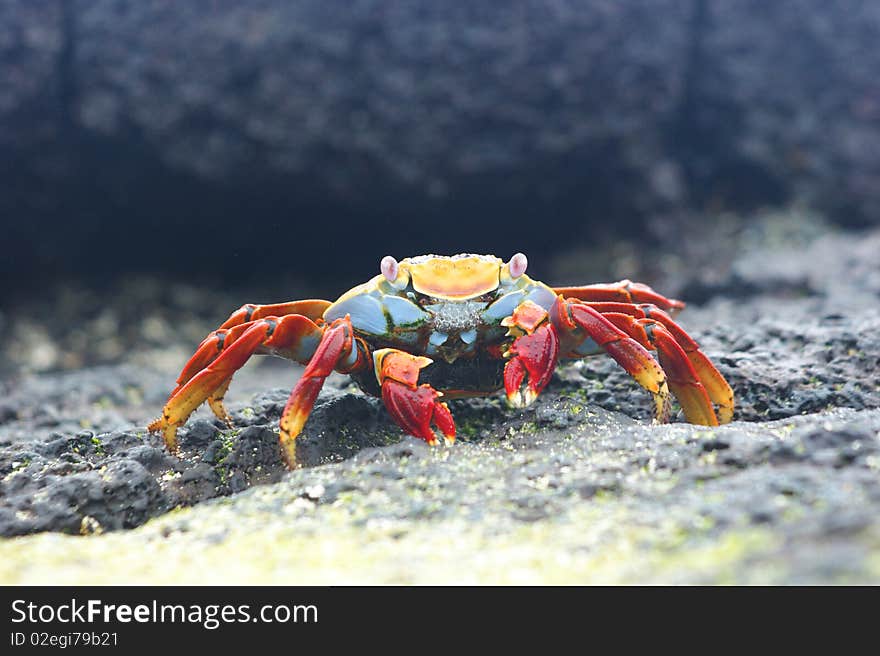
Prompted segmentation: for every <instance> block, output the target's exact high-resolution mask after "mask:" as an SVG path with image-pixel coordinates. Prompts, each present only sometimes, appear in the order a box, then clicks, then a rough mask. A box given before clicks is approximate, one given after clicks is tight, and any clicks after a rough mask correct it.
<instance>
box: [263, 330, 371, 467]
mask: <svg viewBox="0 0 880 656" xmlns="http://www.w3.org/2000/svg"><path fill="white" fill-rule="evenodd" d="M352 333H353V331H352V327H351V319H349V317H348V315H346V316H345V318H343V319H337V320H336V321H334V322H333V323H331V324H330V325H329V326H328V327H327V328H326V329H325V330H324V334H323V335H322V336H321V342H320V343H319V344H318V347H317V349H315V353H314V355H313V356H312V357H311V359H310V360H309V363H308V365H307V366H306V369H305V371H304V372H303V375H302V377H301V378H300V379H299V381H297V383H296V386H295V387H294V388H293V391H292V392H291V393H290V398H288V400H287V405H285V406H284V412H282V413H281V422H280V429H281V430H280V432H279V435H278V437H279V440H280V443H281V455H282V456H283V457H284V462H285V463H286V464H287V467H288V468H289V469H294V468H295V467H296V442H295V440H296V438H297V437H298V436H299V434H300V433H301V432H302V429H303V426H304V425H305V423H306V420H307V419H308V418H309V414H310V413H311V412H312V408H313V407H314V405H315V399H317V398H318V393H319V392H320V391H321V388H322V387H323V386H324V381H325V380H326V379H327V376H329V375H330V374H331V373H332V372H333V370H334V369H339V370H341V371H345V372H349V371H354V370H355V369H359V368H360V367H362V366H365V360H364V358H363V357H362V354H361V348H360V347H359V346H358V345H357V344H356V343H355V340H354V339H353V336H352Z"/></svg>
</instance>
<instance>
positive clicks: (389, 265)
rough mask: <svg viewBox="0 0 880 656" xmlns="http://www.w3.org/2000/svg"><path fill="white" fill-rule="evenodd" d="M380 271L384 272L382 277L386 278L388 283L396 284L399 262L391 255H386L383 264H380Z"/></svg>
mask: <svg viewBox="0 0 880 656" xmlns="http://www.w3.org/2000/svg"><path fill="white" fill-rule="evenodd" d="M379 269H380V270H381V271H382V275H383V276H385V280H387V281H388V282H394V281H395V280H397V271H398V265H397V260H395V259H394V258H393V257H391V256H390V255H386V256H385V257H383V258H382V262H381V263H380V264H379Z"/></svg>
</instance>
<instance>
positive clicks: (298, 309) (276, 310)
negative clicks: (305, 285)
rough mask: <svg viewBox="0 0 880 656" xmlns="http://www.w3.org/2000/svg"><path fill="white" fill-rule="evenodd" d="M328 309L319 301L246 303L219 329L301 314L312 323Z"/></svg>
mask: <svg viewBox="0 0 880 656" xmlns="http://www.w3.org/2000/svg"><path fill="white" fill-rule="evenodd" d="M328 307H330V302H329V301H322V300H320V299H308V300H305V301H288V302H287V303H272V304H271V305H254V304H253V303H246V304H244V305H242V306H241V307H240V308H239V309H237V310H236V311H235V312H233V313H232V314H230V315H229V318H228V319H227V320H226V321H224V322H223V324H222V325H221V326H220V328H232V327H233V326H238V325H239V324H243V323H249V322H251V321H256V320H257V319H264V318H265V317H283V316H286V315H288V314H301V315H302V316H304V317H308V318H309V319H311V320H312V321H317V320H318V319H320V318H321V317H322V316H323V314H324V310H326V309H327V308H328Z"/></svg>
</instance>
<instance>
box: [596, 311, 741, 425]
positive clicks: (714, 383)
mask: <svg viewBox="0 0 880 656" xmlns="http://www.w3.org/2000/svg"><path fill="white" fill-rule="evenodd" d="M588 305H589V306H590V307H592V308H593V309H594V310H597V311H598V312H601V313H603V314H605V315H606V316H609V314H608V313H618V314H627V315H630V316H632V317H635V318H636V319H650V320H652V321H655V322H657V323H659V324H661V325H662V326H663V327H664V328H665V329H666V330H667V331H668V332H669V333H670V334H671V336H672V337H674V338H675V341H676V342H677V343H678V345H679V346H680V347H681V349H682V350H683V351H684V353H685V355H686V357H687V359H688V360H689V361H690V364H691V366H692V367H693V370H694V371H695V372H696V375H697V378H698V379H699V381H700V382H701V383H702V385H703V387H704V388H705V389H706V392H707V393H708V395H709V398H710V399H711V400H712V403H714V404H715V405H716V406H717V410H718V422H719V423H721V424H726V423H729V422H730V421H731V420H732V419H733V409H734V396H733V390H732V389H731V387H730V385H729V384H728V382H727V380H725V378H724V376H722V375H721V372H720V371H718V369H716V368H715V365H714V364H712V361H711V360H709V358H708V357H706V354H705V353H703V352H702V351H701V350H700V346H699V344H697V342H696V341H695V340H694V339H693V338H692V337H691V336H690V335H688V334H687V333H686V332H685V331H684V329H682V327H681V326H679V325H678V324H677V323H675V321H673V319H672V317H670V316H669V315H668V314H666V312H664V311H663V310H661V309H660V308H658V307H656V306H654V305H650V304H643V305H630V304H629V303H588ZM621 327H622V326H621ZM624 330H626V329H625V328H624ZM665 366H666V365H664V367H665Z"/></svg>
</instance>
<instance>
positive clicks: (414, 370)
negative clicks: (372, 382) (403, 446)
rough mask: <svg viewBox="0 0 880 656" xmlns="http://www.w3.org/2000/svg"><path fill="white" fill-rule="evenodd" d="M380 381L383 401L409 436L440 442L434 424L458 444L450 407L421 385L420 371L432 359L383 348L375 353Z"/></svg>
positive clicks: (449, 439) (377, 377)
mask: <svg viewBox="0 0 880 656" xmlns="http://www.w3.org/2000/svg"><path fill="white" fill-rule="evenodd" d="M373 361H374V369H375V371H376V379H377V380H378V381H379V385H380V386H381V387H382V401H383V402H384V403H385V407H386V408H387V409H388V413H389V414H390V415H391V417H392V419H394V421H395V422H396V423H397V424H398V425H399V426H400V427H401V428H403V430H405V431H406V432H407V433H408V434H410V435H414V436H415V437H419V438H421V439H423V440H425V441H426V442H427V443H428V444H431V445H434V444H436V443H437V435H436V434H435V433H434V429H433V428H432V427H431V424H432V423H433V424H434V425H436V426H437V428H438V429H439V430H440V432H441V433H442V434H443V436H444V438H445V439H446V442H447V444H449V443H452V442H454V441H455V422H454V421H453V419H452V413H450V412H449V408H448V407H447V405H446V404H445V403H443V402H441V401H438V399H439V398H441V397H442V394H440V392H438V391H437V390H435V389H434V388H433V387H431V386H430V385H427V384H424V385H419V384H418V381H419V370H421V369H423V368H424V367H427V366H428V365H429V364H431V363H432V362H433V360H431V358H426V357H422V356H418V355H410V354H409V353H405V352H404V351H399V350H397V349H379V350H377V351H375V352H374V353H373Z"/></svg>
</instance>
